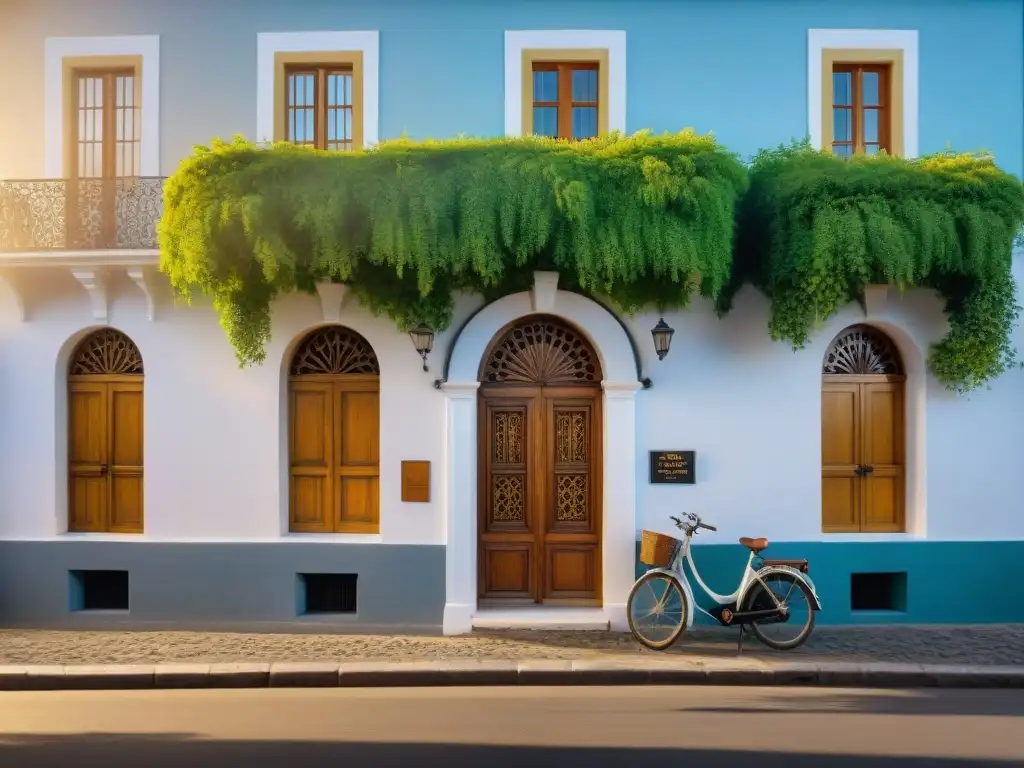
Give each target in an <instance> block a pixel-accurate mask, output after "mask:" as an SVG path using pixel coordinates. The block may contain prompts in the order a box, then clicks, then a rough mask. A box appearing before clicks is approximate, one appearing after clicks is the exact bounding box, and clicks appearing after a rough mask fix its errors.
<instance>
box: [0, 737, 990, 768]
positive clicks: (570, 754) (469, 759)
mask: <svg viewBox="0 0 1024 768" xmlns="http://www.w3.org/2000/svg"><path fill="white" fill-rule="evenodd" d="M681 758H686V759H688V760H690V761H692V762H690V763H685V764H688V765H699V766H705V767H706V768H718V767H719V766H741V765H742V766H750V765H751V764H752V761H753V763H755V764H756V765H758V766H762V767H764V768H782V767H783V766H785V767H786V768H822V766H828V768H862V767H863V766H864V765H866V764H868V761H870V765H871V767H872V768H895V767H896V766H900V768H924V767H925V766H930V767H931V768H961V767H962V766H996V765H1006V763H1005V762H1002V761H997V760H966V759H965V760H960V759H946V758H934V757H920V758H917V757H887V756H877V755H870V756H868V755H835V754H821V753H814V754H794V753H791V752H786V753H782V752H760V751H758V752H741V751H733V750H713V749H685V748H681V749H645V748H642V747H637V748H635V749H634V748H629V749H627V748H588V747H582V748H574V747H518V746H517V747H508V746H480V745H466V744H424V743H405V744H390V743H387V744H383V743H372V742H341V743H339V742H322V741H289V742H283V741H226V740H212V739H198V738H196V737H194V736H193V735H190V734H132V735H121V734H85V735H73V736H68V735H65V734H61V735H47V734H33V735H25V736H0V765H2V766H5V768H6V767H7V766H10V767H11V768H21V767H22V766H26V767H31V766H55V765H103V766H104V768H116V767H117V766H131V767H132V768H138V767H139V766H146V768H159V767H160V766H189V768H193V767H194V766H236V765H237V766H241V765H254V766H264V765H301V766H303V768H305V766H316V765H332V766H336V765H347V766H353V768H362V766H368V767H369V766H373V768H389V767H390V766H396V768H397V767H398V766H401V768H409V766H417V767H418V766H426V767H427V768H432V767H433V766H438V767H440V766H444V767H445V768H453V766H472V768H478V766H487V768H522V766H530V768H541V767H542V766H558V768H564V767H565V766H566V765H580V766H582V765H585V766H587V768H605V767H606V766H607V767H608V768H611V767H612V766H614V767H615V768H622V766H624V765H638V764H643V765H657V764H658V761H676V760H679V759H681ZM652 760H653V761H655V762H653V763H649V762H644V763H640V762H639V761H652ZM666 764H670V763H666Z"/></svg>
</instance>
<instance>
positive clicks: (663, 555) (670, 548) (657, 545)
mask: <svg viewBox="0 0 1024 768" xmlns="http://www.w3.org/2000/svg"><path fill="white" fill-rule="evenodd" d="M680 544H682V542H681V541H679V539H675V538H673V537H671V536H666V535H665V534H663V533H658V532H657V531H644V532H643V535H642V536H641V537H640V562H641V563H643V564H644V565H651V566H654V567H655V568H666V567H668V566H669V565H670V564H671V563H672V558H673V557H675V554H676V550H677V549H679V545H680Z"/></svg>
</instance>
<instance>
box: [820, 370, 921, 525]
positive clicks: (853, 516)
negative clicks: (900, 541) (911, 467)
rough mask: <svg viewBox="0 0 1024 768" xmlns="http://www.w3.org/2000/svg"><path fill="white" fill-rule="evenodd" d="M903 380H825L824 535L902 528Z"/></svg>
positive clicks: (870, 377) (876, 377) (879, 377)
mask: <svg viewBox="0 0 1024 768" xmlns="http://www.w3.org/2000/svg"><path fill="white" fill-rule="evenodd" d="M903 387H904V383H903V376H899V375H868V376H825V377H824V382H823V385H822V393H821V455H822V467H821V506H822V526H821V527H822V531H823V532H825V533H847V532H857V531H861V532H871V533H895V532H900V531H903V530H905V522H904V484H905V480H904V442H903V433H904V426H903V407H904V406H903Z"/></svg>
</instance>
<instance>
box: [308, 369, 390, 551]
mask: <svg viewBox="0 0 1024 768" xmlns="http://www.w3.org/2000/svg"><path fill="white" fill-rule="evenodd" d="M290 407H291V428H290V429H291V434H290V455H291V460H290V463H291V504H290V508H291V513H290V528H291V530H292V531H295V532H299V533H333V532H345V533H376V532H377V530H379V521H380V510H379V498H380V489H379V479H380V441H379V437H378V435H379V429H378V424H379V423H380V395H379V383H378V380H377V379H376V378H369V377H363V378H360V377H348V378H346V377H337V378H330V377H320V376H301V377H296V378H295V379H294V380H293V381H292V383H291V403H290Z"/></svg>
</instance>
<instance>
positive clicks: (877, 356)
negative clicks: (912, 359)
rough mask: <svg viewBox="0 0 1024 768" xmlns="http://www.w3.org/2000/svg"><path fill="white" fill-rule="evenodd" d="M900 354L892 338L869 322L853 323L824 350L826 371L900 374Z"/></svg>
mask: <svg viewBox="0 0 1024 768" xmlns="http://www.w3.org/2000/svg"><path fill="white" fill-rule="evenodd" d="M902 372H903V367H902V365H901V364H900V355H899V352H898V351H897V350H896V347H895V345H894V344H893V343H892V340H891V339H890V338H889V337H888V336H886V335H885V334H884V333H882V332H881V331H878V330H876V329H875V328H872V327H870V326H867V325H851V326H850V327H849V328H847V329H846V330H844V331H843V332H842V333H840V334H839V335H838V336H836V338H835V339H834V340H833V342H832V344H831V345H830V346H829V348H828V352H827V353H825V360H824V362H823V364H822V373H825V374H847V375H849V374H854V375H867V374H886V373H888V374H898V373H902Z"/></svg>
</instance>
